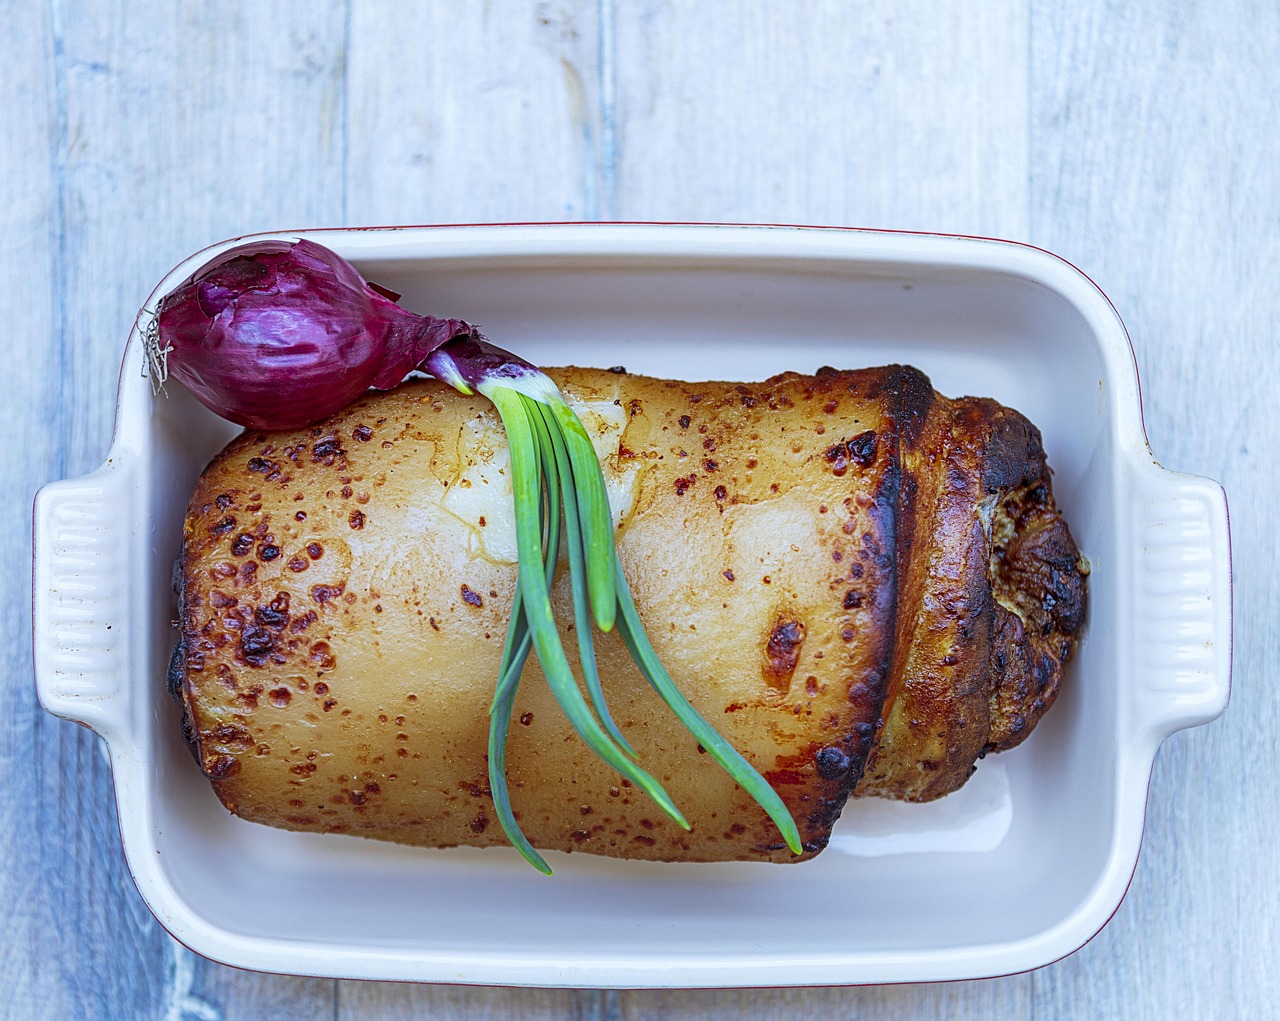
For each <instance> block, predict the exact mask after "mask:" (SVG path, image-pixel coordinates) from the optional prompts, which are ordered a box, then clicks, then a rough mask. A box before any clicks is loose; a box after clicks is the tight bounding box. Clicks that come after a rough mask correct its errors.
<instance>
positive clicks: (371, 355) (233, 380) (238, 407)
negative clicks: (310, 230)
mask: <svg viewBox="0 0 1280 1021" xmlns="http://www.w3.org/2000/svg"><path fill="white" fill-rule="evenodd" d="M390 293H391V292H385V293H382V292H380V291H379V290H378V289H375V288H374V287H373V286H371V285H370V284H368V283H367V282H366V281H365V280H364V278H363V277H361V276H360V274H359V273H358V272H357V271H356V269H355V267H353V266H352V265H351V264H350V263H349V262H347V261H346V260H345V259H343V258H342V257H341V256H339V255H337V254H336V253H334V252H331V251H329V249H327V248H325V247H323V246H322V245H318V244H315V243H314V242H311V241H297V242H292V243H291V242H287V241H255V242H251V243H250V244H247V245H241V246H240V247H237V248H233V249H230V250H229V251H226V252H223V253H222V254H221V255H219V256H218V257H217V258H215V259H213V260H212V261H211V262H209V263H207V264H206V265H205V266H203V267H201V268H200V269H199V270H198V271H196V273H195V274H194V275H193V276H192V277H191V278H190V279H189V280H187V281H186V282H185V283H183V284H182V285H180V286H179V287H177V288H176V289H175V290H173V291H171V292H170V293H169V294H167V295H166V296H165V297H164V299H163V300H162V301H161V304H160V315H159V318H158V323H157V326H158V331H159V344H160V347H161V349H166V348H167V352H166V360H167V365H168V371H169V373H170V374H171V375H173V376H174V377H175V378H177V379H178V380H179V381H180V382H181V383H183V384H184V385H185V386H186V387H187V388H188V389H189V390H190V391H191V392H192V393H193V394H194V395H195V396H196V397H197V398H198V399H199V400H200V402H201V403H202V404H204V405H205V407H207V408H209V410H211V411H213V412H214V413H215V414H218V415H221V416H222V417H224V418H228V419H230V420H231V421H233V422H236V423H238V424H240V425H244V426H248V427H250V428H254V429H263V430H267V431H274V430H283V429H300V428H303V427H304V426H308V425H311V424H312V423H314V422H318V421H320V420H321V419H324V418H327V417H329V416H330V415H333V414H335V413H336V412H338V411H340V410H341V409H342V408H344V407H346V405H348V404H350V403H351V402H352V401H353V400H355V399H356V398H357V397H359V396H360V395H361V394H362V393H364V392H365V391H366V390H368V389H369V388H370V387H373V388H375V389H379V390H389V389H390V388H391V387H393V386H395V385H396V384H398V383H399V382H400V381H401V380H402V379H404V377H405V376H406V375H408V374H409V373H410V372H411V371H413V370H414V369H415V368H417V367H418V366H419V365H420V364H421V363H423V362H424V361H425V360H426V358H427V356H428V355H429V354H430V353H431V352H432V351H434V350H435V349H436V348H437V347H439V346H440V345H441V344H445V343H447V342H448V341H450V340H452V339H454V338H455V337H466V338H472V337H474V338H478V337H479V336H480V335H479V333H478V332H477V331H476V329H475V328H474V327H473V326H471V325H469V324H467V323H465V322H463V321H462V320H460V319H435V318H432V317H429V316H418V315H415V314H414V313H412V312H409V311H408V310H407V309H403V308H401V307H400V306H399V305H397V304H396V303H395V301H393V300H391V298H390V297H387V296H385V295H386V294H390Z"/></svg>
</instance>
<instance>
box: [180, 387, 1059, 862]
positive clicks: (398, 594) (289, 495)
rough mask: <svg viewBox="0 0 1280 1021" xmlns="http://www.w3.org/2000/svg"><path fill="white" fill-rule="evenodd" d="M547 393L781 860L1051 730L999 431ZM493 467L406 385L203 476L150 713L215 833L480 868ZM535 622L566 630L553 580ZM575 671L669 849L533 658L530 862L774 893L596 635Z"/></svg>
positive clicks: (1027, 460)
mask: <svg viewBox="0 0 1280 1021" xmlns="http://www.w3.org/2000/svg"><path fill="white" fill-rule="evenodd" d="M549 374H550V375H552V376H553V378H554V379H555V380H556V382H557V383H558V384H560V386H561V388H562V390H563V391H564V392H565V393H566V395H567V396H568V397H569V399H570V400H571V402H572V403H574V404H575V405H576V407H577V409H578V411H579V414H580V416H581V417H582V418H583V421H584V423H585V424H586V425H587V428H588V431H589V432H590V433H591V434H592V438H593V442H594V443H595V444H596V447H597V452H598V453H599V454H600V456H601V459H602V465H603V467H604V470H605V475H606V481H607V485H608V489H609V493H610V502H611V504H612V506H613V509H614V515H615V520H616V522H617V524H618V529H619V530H618V549H619V555H620V558H621V561H622V564H623V567H624V570H625V572H626V574H627V577H628V579H629V581H630V584H631V587H632V591H633V593H634V595H635V598H636V603H637V606H638V608H639V610H640V613H641V616H642V617H643V619H644V622H645V626H646V628H647V630H648V632H649V635H650V637H651V639H652V641H653V643H654V646H655V648H656V649H657V651H658V653H659V654H660V655H661V657H662V659H663V662H664V663H665V665H666V666H667V668H668V670H669V671H670V672H671V674H672V676H673V678H674V679H675V681H676V682H677V684H678V685H679V686H680V688H681V689H682V690H683V691H684V692H685V694H686V695H687V696H688V697H689V699H690V700H691V701H692V702H693V703H694V705H695V706H696V707H697V708H698V709H699V710H700V711H701V712H702V713H703V714H704V715H705V716H706V717H707V718H708V719H709V720H710V721H711V722H712V723H713V725H715V726H716V727H717V728H718V729H719V730H720V731H721V732H722V733H723V734H724V735H725V737H726V738H728V740H729V741H730V742H731V743H732V744H733V745H734V746H735V747H737V748H738V749H739V750H740V751H741V752H742V753H743V754H744V755H745V756H746V757H747V758H748V759H749V760H750V761H751V762H752V763H753V764H754V765H755V766H756V768H757V769H759V770H760V772H761V773H762V774H763V775H764V776H765V778H766V779H767V780H769V782H770V783H771V784H772V785H773V786H774V788H775V789H776V790H777V791H778V792H779V794H780V795H781V796H782V797H783V799H784V800H785V801H786V802H787V804H788V806H789V808H790V809H791V811H792V814H793V815H794V817H795V819H796V822H797V824H798V825H799V827H800V832H801V836H802V838H803V840H804V844H805V848H806V856H810V855H812V854H813V853H816V852H817V851H819V850H821V848H822V847H823V846H825V844H826V842H827V839H828V837H829V835H830V831H831V826H832V824H833V823H834V821H835V819H836V818H837V816H838V815H839V814H840V811H841V810H842V808H843V807H844V805H845V803H846V801H847V799H848V798H849V797H850V796H851V795H852V796H861V795H879V796H888V797H895V798H905V799H910V800H929V799H931V798H935V797H939V796H941V795H943V794H945V793H947V792H949V791H951V790H954V789H956V788H957V787H959V786H960V785H961V784H963V782H964V781H965V779H966V778H967V777H968V776H969V774H970V773H971V771H972V769H973V766H974V762H975V760H976V759H977V758H978V757H979V756H980V755H981V754H984V753H986V752H988V751H996V750H1002V749H1005V748H1009V747H1012V746H1013V745H1015V744H1017V743H1018V742H1019V741H1020V740H1022V739H1023V738H1024V737H1025V736H1026V734H1027V733H1029V732H1030V730H1031V728H1032V727H1033V726H1034V725H1035V723H1036V721H1037V720H1038V719H1039V717H1040V716H1041V714H1042V713H1043V712H1044V711H1045V710H1046V709H1047V708H1048V706H1049V705H1050V704H1051V703H1052V701H1053V699H1054V696H1055V695H1056V692H1057V687H1058V684H1059V681H1060V678H1061V675H1062V664H1063V663H1064V662H1065V660H1066V659H1067V658H1068V657H1069V656H1070V654H1071V651H1072V649H1073V647H1074V643H1075V641H1076V638H1077V635H1078V633H1079V631H1080V628H1081V626H1082V621H1083V606H1084V581H1083V577H1082V575H1081V571H1080V563H1081V561H1080V556H1079V552H1078V551H1077V550H1076V548H1075V544H1074V543H1073V542H1072V540H1071V537H1070V534H1069V532H1068V531H1067V528H1066V525H1065V524H1064V523H1063V521H1062V519H1061V517H1060V515H1059V514H1058V512H1057V510H1056V508H1055V506H1054V502H1053V497H1052V491H1051V487H1050V482H1049V472H1048V469H1047V467H1046V465H1045V459H1044V452H1043V450H1042V448H1041V444H1040V438H1039V435H1038V433H1037V432H1036V430H1035V429H1034V427H1032V426H1031V425H1030V424H1029V423H1027V422H1026V420H1025V419H1023V418H1022V417H1021V416H1020V415H1018V414H1017V413H1016V412H1013V411H1010V410H1009V409H1006V408H1003V407H1001V406H1000V405H997V404H995V403H993V402H990V401H984V400H977V399H962V400H955V401H953V400H948V399H946V398H943V397H941V396H939V395H938V394H936V393H935V392H934V391H933V389H932V387H931V386H930V384H929V382H928V380H927V379H926V378H925V377H924V376H923V375H922V374H921V373H919V372H918V371H916V370H914V369H911V368H907V367H902V366H890V367H887V368H880V369H868V370H860V371H835V370H822V371H820V372H819V373H818V374H817V375H815V376H800V375H796V374H793V373H788V374H784V375H781V376H777V377H774V378H773V379H770V380H768V381H766V382H763V383H756V384H735V383H682V382H673V381H665V380H656V379H650V378H645V377H639V376H634V375H627V374H617V373H611V372H604V371H596V370H584V369H566V370H558V371H557V370H551V371H550V373H549ZM506 457H507V455H506V448H505V441H504V438H503V433H502V429H501V425H500V422H499V421H498V419H497V416H496V414H495V413H494V412H493V411H492V409H491V407H490V406H489V405H488V404H487V402H486V401H484V400H483V399H482V398H465V397H460V396H458V395H457V394H455V393H453V392H452V391H449V390H447V389H446V388H445V387H443V386H442V385H440V384H437V383H434V382H428V381H418V382H412V383H408V384H405V385H403V386H401V387H399V388H397V389H396V390H395V391H392V392H390V393H387V394H380V395H370V396H367V397H364V398H362V399H360V400H358V401H357V402H355V403H354V404H353V405H351V406H350V407H349V408H348V409H346V410H345V411H344V412H342V413H341V414H339V415H338V416H336V417H335V418H333V419H330V420H328V421H327V422H325V423H322V424H321V425H319V426H316V427H314V428H312V429H309V430H302V431H299V432H296V433H288V434H263V433H253V432H250V433H246V434H245V435H243V436H241V437H240V438H239V439H237V440H236V441H234V442H233V443H232V444H231V445H230V446H229V447H228V448H227V449H226V450H225V451H224V452H223V453H222V454H220V455H219V456H218V457H217V458H216V459H215V461H214V462H213V463H212V464H211V465H210V467H209V469H208V470H207V471H206V472H205V474H204V475H203V476H202V478H201V480H200V482H199V484H198V486H197V488H196V491H195V493H194V495H193V496H192V499H191V502H190V506H189V511H188V516H187V520H186V524H185V532H184V543H183V553H182V561H181V565H180V567H181V579H182V583H181V585H182V591H181V596H180V618H181V634H182V638H181V643H180V646H179V648H178V650H177V652H176V655H175V660H174V667H173V670H172V671H171V683H172V685H173V688H174V691H175V694H177V695H178V697H179V700H180V701H181V703H182V705H183V717H184V729H185V731H186V734H187V737H188V739H189V740H190V741H191V742H192V744H193V747H194V749H195V751H196V756H197V759H198V761H199V762H200V764H201V767H202V768H203V770H204V771H205V773H206V775H208V776H209V777H210V779H211V780H212V782H213V785H214V788H215V790H216V791H217V793H218V795H219V797H220V798H221V799H222V800H223V802H224V803H225V804H226V805H227V807H228V808H230V809H231V810H232V811H234V812H236V813H237V814H240V815H242V816H244V817H245V818H248V819H252V820H255V821H258V822H264V823H268V824H273V825H279V826H284V827H288V828H294V829H305V830H321V831H328V832H342V833H353V834H359V835H365V836H371V837H378V838H383V839H390V840H397V841H402V842H407V843H415V844H424V845H429V846H452V845H458V844H468V845H478V846H484V845H501V844H505V842H506V838H505V836H504V834H503V833H502V830H501V828H500V827H499V826H498V825H497V822H496V820H495V819H494V815H493V807H492V802H491V799H490V797H489V792H488V785H487V778H486V777H487V773H486V770H487V765H486V750H487V726H488V716H487V714H488V707H489V701H490V700H491V698H492V694H493V686H494V682H495V679H496V676H497V671H498V663H499V659H500V656H501V650H502V644H503V638H504V636H505V632H506V625H507V613H508V612H509V608H510V606H511V602H512V597H513V591H514V581H515V568H514V560H515V543H514V536H513V533H512V526H511V522H510V512H509V506H510V489H509V486H508V484H507V477H508V472H507V460H506ZM555 602H556V611H557V616H558V618H559V619H560V620H561V621H572V613H571V611H570V600H569V592H568V584H567V580H566V579H564V578H561V579H560V580H559V581H558V582H557V589H556V594H555ZM566 637H567V639H568V640H567V641H566V648H568V649H570V650H572V649H573V648H574V647H575V643H574V641H573V636H572V635H569V634H567V632H566ZM597 652H598V657H599V662H600V672H601V676H602V678H604V680H605V685H606V692H607V696H608V700H609V704H610V707H611V709H612V711H613V715H614V718H615V720H616V721H617V723H618V724H619V726H620V727H621V729H622V730H623V732H624V733H625V734H626V736H627V738H628V740H629V741H630V742H631V743H632V744H633V746H634V747H635V749H636V751H637V753H638V756H639V761H640V762H641V764H642V765H644V766H645V767H646V768H648V769H649V770H650V771H651V772H653V773H654V774H655V776H656V777H657V778H658V779H659V780H660V781H661V782H662V784H663V785H664V786H665V787H666V788H667V790H668V791H669V792H670V793H671V795H672V796H673V798H674V799H675V801H676V803H677V804H678V805H679V806H680V807H681V809H682V810H683V811H684V813H685V814H686V816H687V817H688V818H689V820H690V822H691V823H692V825H693V829H692V831H691V832H685V831H683V830H681V829H680V828H678V827H677V826H675V825H674V824H673V823H671V822H669V821H668V820H666V819H665V818H664V817H663V816H662V814H661V812H660V811H658V810H657V809H656V808H655V807H654V806H653V805H652V804H651V803H649V802H648V800H647V798H646V797H645V796H644V795H642V794H639V793H638V792H635V791H633V790H632V789H631V788H629V787H628V786H627V785H626V784H625V783H624V782H623V781H621V780H620V779H619V778H618V777H617V776H616V775H615V774H613V773H612V772H611V771H610V770H609V768H608V767H607V766H605V765H603V764H601V763H600V762H598V761H597V760H596V759H595V757H594V756H593V754H592V753H591V752H590V750H589V749H587V748H586V747H585V745H583V744H582V742H580V741H579V740H578V739H577V738H576V736H575V735H574V734H573V732H572V730H571V728H570V727H569V725H568V723H567V722H565V720H564V719H563V717H562V715H561V713H560V712H559V710H558V708H557V706H556V705H555V703H554V701H553V700H552V698H551V696H550V695H549V693H548V692H547V691H546V685H545V683H544V682H543V680H542V678H541V675H540V672H539V669H538V666H537V663H536V660H533V659H531V660H530V663H529V665H528V666H527V667H526V670H525V674H524V676H523V678H522V682H521V688H520V695H519V698H518V701H517V705H516V709H515V713H514V716H513V723H512V729H511V738H510V744H509V753H508V773H509V777H510V781H511V790H512V803H513V806H514V808H515V810H516V812H517V814H518V817H519V820H520V825H521V827H522V829H523V830H524V831H525V833H526V834H527V835H528V836H529V837H530V839H531V840H532V841H533V843H534V844H535V845H536V846H538V847H540V848H544V849H553V850H554V849H561V850H583V851H589V852H593V853H598V854H606V855H614V856H623V857H637V858H650V859H659V860H688V861H711V860H727V859H750V860H775V861H789V860H794V859H793V856H792V855H791V854H790V852H789V851H787V850H786V848H785V847H783V846H782V844H781V840H780V838H779V836H778V834H777V831H776V829H774V827H773V826H772V824H771V823H770V822H769V821H768V819H767V818H766V817H765V816H764V814H763V812H762V811H761V809H760V808H759V807H758V806H757V805H756V804H755V802H754V801H752V800H751V799H750V798H749V797H748V796H746V795H745V794H743V792H742V791H741V790H739V789H738V788H737V786H736V785H735V784H734V783H733V782H732V781H731V780H730V779H728V778H727V777H726V776H725V774H724V773H723V772H722V771H721V770H720V769H719V767H717V766H716V765H715V764H714V763H712V762H711V761H709V759H708V757H707V756H706V755H705V754H702V753H701V752H700V749H699V748H698V747H697V745H696V742H694V741H693V739H692V738H690V737H689V735H688V734H687V732H686V731H685V730H684V728H683V727H682V726H681V725H680V724H679V723H678V722H677V721H676V720H675V719H674V717H672V716H671V714H670V713H669V711H668V710H667V709H666V708H665V707H664V706H663V705H662V704H661V702H660V701H659V700H658V698H657V697H656V696H655V695H654V694H653V693H652V692H651V691H650V690H649V688H648V686H647V684H646V683H645V681H644V679H643V678H642V677H641V676H640V674H639V673H638V672H637V670H636V669H635V667H634V666H633V665H632V663H631V659H630V656H629V655H628V654H627V652H626V650H625V648H624V647H623V645H622V643H621V641H620V640H619V639H618V638H617V636H616V635H613V634H609V635H604V636H599V637H598V641H597ZM570 655H571V659H572V657H573V654H572V651H571V653H570Z"/></svg>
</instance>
